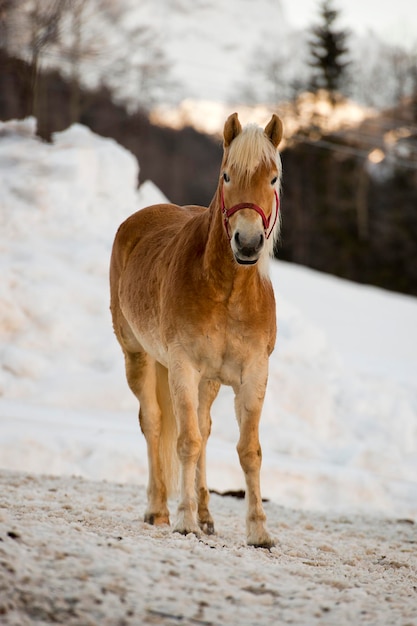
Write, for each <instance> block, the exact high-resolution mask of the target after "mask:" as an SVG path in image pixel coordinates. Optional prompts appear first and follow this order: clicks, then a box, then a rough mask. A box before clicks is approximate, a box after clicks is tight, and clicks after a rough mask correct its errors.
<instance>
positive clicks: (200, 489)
mask: <svg viewBox="0 0 417 626" xmlns="http://www.w3.org/2000/svg"><path fill="white" fill-rule="evenodd" d="M219 389H220V384H219V383H217V382H215V381H213V380H202V381H201V383H200V388H199V396H198V424H199V427H200V434H201V437H202V442H201V452H200V457H199V459H198V462H197V476H196V490H197V499H198V524H199V526H200V528H201V530H202V531H204V532H205V533H207V534H208V535H212V534H213V533H214V522H213V518H212V517H211V515H210V511H209V509H208V503H209V498H210V495H209V491H208V488H207V477H206V446H207V440H208V438H209V435H210V431H211V416H210V409H211V405H212V404H213V402H214V400H215V398H216V396H217V394H218V392H219Z"/></svg>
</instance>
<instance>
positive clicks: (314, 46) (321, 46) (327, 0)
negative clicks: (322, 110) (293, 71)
mask: <svg viewBox="0 0 417 626" xmlns="http://www.w3.org/2000/svg"><path fill="white" fill-rule="evenodd" d="M319 12H320V23H318V24H317V25H315V26H313V27H312V28H311V30H310V39H309V40H308V46H309V52H310V59H309V61H308V64H309V66H310V67H311V68H312V75H311V79H310V87H311V89H312V90H313V91H317V90H318V89H326V90H327V91H328V92H329V93H330V94H335V93H336V92H341V93H343V92H344V91H345V89H346V82H347V68H348V66H349V61H348V60H347V55H348V52H349V48H348V46H347V40H348V36H349V32H348V31H347V30H341V29H337V28H336V25H335V22H336V20H337V19H338V17H339V13H340V12H339V11H338V10H337V9H335V8H334V7H333V3H332V0H324V1H323V2H322V3H321V4H320V9H319Z"/></svg>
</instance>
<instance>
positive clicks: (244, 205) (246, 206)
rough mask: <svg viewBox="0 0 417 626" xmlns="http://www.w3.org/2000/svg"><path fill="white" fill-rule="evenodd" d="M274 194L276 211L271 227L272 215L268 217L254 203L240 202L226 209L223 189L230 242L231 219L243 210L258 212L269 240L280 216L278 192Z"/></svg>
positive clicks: (226, 226)
mask: <svg viewBox="0 0 417 626" xmlns="http://www.w3.org/2000/svg"><path fill="white" fill-rule="evenodd" d="M274 193H275V211H274V219H273V222H272V226H270V223H271V217H272V213H271V215H270V216H269V217H266V215H265V213H264V211H263V210H262V209H261V207H260V206H258V205H257V204H254V203H253V202H240V203H239V204H234V205H233V206H232V207H230V209H226V207H225V204H224V194H223V188H222V213H223V224H224V227H225V229H226V233H227V236H228V237H229V241H230V240H231V236H230V231H229V218H230V217H232V215H234V214H235V213H237V212H238V211H241V210H242V209H252V210H253V211H256V212H257V213H258V214H259V215H260V216H261V219H262V224H263V226H264V233H265V239H269V237H270V236H271V233H272V231H273V230H274V226H275V224H276V223H277V219H278V214H279V197H278V193H277V190H275V192H274Z"/></svg>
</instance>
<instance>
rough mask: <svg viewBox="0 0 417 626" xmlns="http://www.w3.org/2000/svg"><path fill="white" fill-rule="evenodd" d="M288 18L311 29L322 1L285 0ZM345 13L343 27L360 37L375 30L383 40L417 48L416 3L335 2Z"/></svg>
mask: <svg viewBox="0 0 417 626" xmlns="http://www.w3.org/2000/svg"><path fill="white" fill-rule="evenodd" d="M282 4H283V8H284V11H285V15H286V17H287V19H288V21H289V22H290V23H291V24H293V25H294V26H296V27H299V28H304V27H307V26H310V25H311V23H312V22H314V20H315V19H316V17H317V14H318V10H317V7H318V5H319V0H283V2H282ZM334 6H335V7H336V8H338V9H339V10H340V12H341V16H340V26H342V27H343V26H346V27H348V28H350V29H351V30H352V31H354V32H357V33H358V34H365V33H367V32H369V31H375V32H376V33H377V34H378V35H379V36H380V37H381V38H382V39H383V40H385V41H387V42H389V43H394V44H401V45H405V46H407V47H408V48H411V47H417V4H416V1H415V0H395V2H391V0H334Z"/></svg>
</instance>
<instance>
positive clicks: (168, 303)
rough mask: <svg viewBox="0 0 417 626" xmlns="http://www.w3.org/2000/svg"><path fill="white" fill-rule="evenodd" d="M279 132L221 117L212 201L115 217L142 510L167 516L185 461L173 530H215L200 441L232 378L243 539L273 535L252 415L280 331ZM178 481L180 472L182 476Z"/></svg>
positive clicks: (122, 337) (262, 540)
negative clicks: (143, 467)
mask: <svg viewBox="0 0 417 626" xmlns="http://www.w3.org/2000/svg"><path fill="white" fill-rule="evenodd" d="M281 136H282V124H281V121H280V119H279V118H278V117H277V116H276V115H273V116H272V119H271V121H270V122H269V123H268V125H267V126H266V128H265V130H264V129H262V128H259V127H258V126H255V125H248V126H246V127H245V128H244V129H243V130H242V127H241V125H240V122H239V119H238V116H237V114H236V113H234V114H233V115H231V116H230V117H229V118H228V119H227V121H226V123H225V126H224V155H223V161H222V166H221V171H220V177H219V183H218V187H217V191H216V193H215V195H214V198H213V200H212V202H211V204H210V206H209V208H208V209H207V208H203V207H198V206H185V207H179V206H176V205H173V204H158V205H155V206H151V207H147V208H146V209H142V210H141V211H138V212H137V213H135V214H134V215H132V216H131V217H129V218H128V219H127V220H126V221H125V222H124V223H123V224H122V225H121V226H120V228H119V230H118V232H117V235H116V238H115V241H114V245H113V251H112V258H111V267H110V286H111V312H112V316H113V326H114V331H115V333H116V337H117V339H118V341H119V343H120V345H121V347H122V349H123V353H124V357H125V364H126V376H127V380H128V383H129V386H130V388H131V390H132V391H133V393H134V394H135V396H136V397H137V399H138V400H139V403H140V411H139V421H140V425H141V428H142V431H143V433H144V435H145V438H146V442H147V449H148V463H149V483H148V507H147V511H146V514H145V521H146V522H149V523H151V524H169V511H168V507H167V497H168V495H170V493H172V491H173V487H174V486H175V478H176V477H177V476H178V473H177V470H178V469H180V503H179V507H178V514H177V520H176V524H175V526H174V530H175V531H177V532H180V533H182V534H187V533H195V534H196V535H198V534H199V530H200V529H202V530H203V531H205V532H206V533H209V534H210V533H213V532H214V525H213V519H212V517H211V515H210V512H209V509H208V502H209V492H208V489H207V483H206V467H205V465H206V443H207V439H208V436H209V434H210V428H211V416H210V408H211V405H212V403H213V401H214V399H215V397H216V395H217V393H218V391H219V388H220V385H221V384H224V385H230V386H232V388H233V390H234V393H235V409H236V416H237V420H238V424H239V432H240V436H239V442H238V444H237V450H238V454H239V460H240V464H241V466H242V469H243V472H244V474H245V479H246V486H247V524H246V527H247V542H248V544H249V545H254V546H258V547H271V546H272V545H273V541H272V539H271V537H270V535H269V534H268V532H267V530H266V528H265V521H266V516H265V513H264V510H263V507H262V499H261V493H260V477H259V473H260V466H261V448H260V444H259V435H258V426H259V420H260V416H261V410H262V405H263V400H264V395H265V389H266V383H267V377H268V357H269V355H270V354H271V352H272V350H273V348H274V343H275V335H276V320H275V300H274V294H273V290H272V285H271V282H270V280H269V278H268V265H269V257H270V256H271V255H272V253H273V247H274V241H275V240H276V238H277V235H278V232H279V223H280V219H279V195H278V194H279V187H280V179H281V161H280V157H279V154H278V151H277V147H278V144H279V142H280V140H281ZM177 483H178V479H177Z"/></svg>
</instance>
